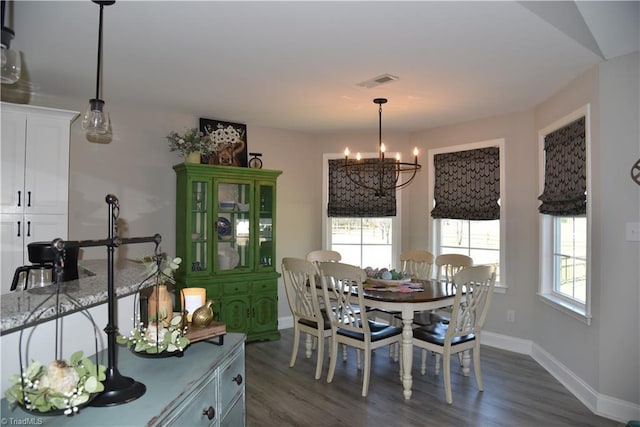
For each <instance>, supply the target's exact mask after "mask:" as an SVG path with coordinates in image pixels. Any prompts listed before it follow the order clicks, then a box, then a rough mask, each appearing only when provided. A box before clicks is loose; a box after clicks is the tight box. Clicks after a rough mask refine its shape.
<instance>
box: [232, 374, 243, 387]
mask: <svg viewBox="0 0 640 427" xmlns="http://www.w3.org/2000/svg"><path fill="white" fill-rule="evenodd" d="M233 381H235V382H236V384H238V385H240V384H242V375H240V374H238V375H236V376H235V377H233Z"/></svg>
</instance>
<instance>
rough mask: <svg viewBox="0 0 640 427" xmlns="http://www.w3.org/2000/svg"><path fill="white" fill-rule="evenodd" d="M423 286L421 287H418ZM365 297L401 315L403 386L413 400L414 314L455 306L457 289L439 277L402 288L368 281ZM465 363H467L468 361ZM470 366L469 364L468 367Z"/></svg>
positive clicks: (368, 302) (370, 303) (367, 301)
mask: <svg viewBox="0 0 640 427" xmlns="http://www.w3.org/2000/svg"><path fill="white" fill-rule="evenodd" d="M417 285H422V286H417ZM363 288H364V289H363V296H364V299H365V304H366V306H367V307H370V308H374V309H380V310H386V311H391V312H399V313H401V316H402V352H401V353H402V387H403V394H404V398H405V399H406V400H409V399H411V387H412V385H413V379H412V377H411V370H412V367H413V317H414V313H415V312H416V311H431V310H437V309H440V308H444V307H449V306H452V305H453V301H454V299H455V295H456V288H455V286H453V285H452V284H451V283H445V282H441V281H438V280H415V279H414V280H412V281H411V283H409V284H406V285H404V286H402V287H400V286H399V287H397V289H394V288H393V287H387V288H380V287H371V286H368V285H367V282H365V284H364V287H363ZM465 363H466V364H467V365H468V363H469V361H468V360H466V361H465ZM467 367H468V366H467Z"/></svg>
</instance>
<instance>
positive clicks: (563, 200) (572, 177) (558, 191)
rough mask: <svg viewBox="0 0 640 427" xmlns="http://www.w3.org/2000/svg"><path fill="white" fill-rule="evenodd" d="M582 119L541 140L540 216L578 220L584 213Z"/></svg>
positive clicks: (584, 181)
mask: <svg viewBox="0 0 640 427" xmlns="http://www.w3.org/2000/svg"><path fill="white" fill-rule="evenodd" d="M586 170H587V154H586V140H585V118H584V117H581V118H579V119H578V120H576V121H574V122H572V123H570V124H568V125H566V126H564V127H562V128H560V129H558V130H555V131H553V132H551V133H549V134H548V135H546V136H545V138H544V191H543V192H542V194H541V195H540V197H538V199H539V200H540V201H542V204H541V205H540V207H539V208H538V210H539V211H540V213H543V214H548V215H555V216H578V215H584V214H585V213H586V212H587V173H586Z"/></svg>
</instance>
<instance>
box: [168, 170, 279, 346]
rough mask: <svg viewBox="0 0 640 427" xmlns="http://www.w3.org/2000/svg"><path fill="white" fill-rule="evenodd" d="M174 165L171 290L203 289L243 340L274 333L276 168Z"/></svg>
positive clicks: (219, 316) (220, 316) (221, 318)
mask: <svg viewBox="0 0 640 427" xmlns="http://www.w3.org/2000/svg"><path fill="white" fill-rule="evenodd" d="M173 169H174V170H175V171H176V175H177V187H176V197H177V200H176V256H179V257H181V258H182V265H181V266H180V268H179V269H178V270H177V271H176V274H175V276H176V281H177V282H178V289H181V288H189V287H197V288H205V289H206V291H207V299H213V300H214V305H213V310H214V313H215V316H216V320H219V321H221V322H224V323H225V324H226V328H227V331H230V332H243V333H245V334H247V340H248V341H254V340H271V339H278V338H280V333H279V332H278V277H280V274H279V273H278V272H277V271H276V269H275V265H274V262H275V243H276V242H275V236H276V234H275V225H276V224H275V218H276V180H277V178H278V176H279V175H280V174H281V173H282V172H281V171H272V170H263V169H248V168H239V167H229V166H212V165H201V164H191V163H183V164H179V165H175V166H174V167H173ZM176 301H180V298H179V292H177V293H176Z"/></svg>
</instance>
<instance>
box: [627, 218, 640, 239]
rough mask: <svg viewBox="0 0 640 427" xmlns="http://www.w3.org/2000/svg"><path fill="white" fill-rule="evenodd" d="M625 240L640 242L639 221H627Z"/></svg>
mask: <svg viewBox="0 0 640 427" xmlns="http://www.w3.org/2000/svg"><path fill="white" fill-rule="evenodd" d="M626 237H627V242H640V222H628V223H627V226H626Z"/></svg>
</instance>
